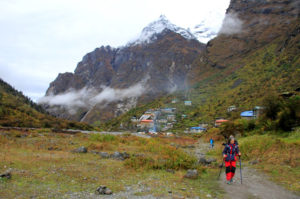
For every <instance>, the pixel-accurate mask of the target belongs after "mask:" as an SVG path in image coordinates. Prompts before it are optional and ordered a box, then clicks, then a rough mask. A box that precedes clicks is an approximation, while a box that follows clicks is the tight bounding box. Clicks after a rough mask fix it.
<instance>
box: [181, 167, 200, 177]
mask: <svg viewBox="0 0 300 199" xmlns="http://www.w3.org/2000/svg"><path fill="white" fill-rule="evenodd" d="M184 177H185V178H191V179H196V178H198V171H197V169H189V170H187V173H186V174H185V175H184Z"/></svg>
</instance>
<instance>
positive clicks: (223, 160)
mask: <svg viewBox="0 0 300 199" xmlns="http://www.w3.org/2000/svg"><path fill="white" fill-rule="evenodd" d="M223 165H224V158H223V161H222V165H221V167H220V172H219V176H218V180H219V179H220V175H221V172H222V168H223Z"/></svg>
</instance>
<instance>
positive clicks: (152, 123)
mask: <svg viewBox="0 0 300 199" xmlns="http://www.w3.org/2000/svg"><path fill="white" fill-rule="evenodd" d="M175 113H176V108H161V109H150V110H148V111H146V112H145V113H144V114H143V115H142V116H141V117H140V118H139V119H137V118H136V117H133V118H132V119H131V122H133V123H135V124H136V127H137V128H138V129H139V130H141V131H146V132H149V133H156V132H158V131H167V130H168V129H171V128H173V125H174V124H175V123H176V116H175Z"/></svg>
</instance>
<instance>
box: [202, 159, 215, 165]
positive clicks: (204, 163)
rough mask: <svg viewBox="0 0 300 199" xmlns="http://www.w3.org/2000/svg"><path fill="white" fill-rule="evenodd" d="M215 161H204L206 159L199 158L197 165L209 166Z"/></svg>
mask: <svg viewBox="0 0 300 199" xmlns="http://www.w3.org/2000/svg"><path fill="white" fill-rule="evenodd" d="M216 161H217V159H216V158H208V159H206V158H204V157H201V158H200V159H199V161H198V163H199V164H202V165H209V164H211V163H213V162H216Z"/></svg>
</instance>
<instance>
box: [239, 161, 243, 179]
mask: <svg viewBox="0 0 300 199" xmlns="http://www.w3.org/2000/svg"><path fill="white" fill-rule="evenodd" d="M239 160H240V176H241V184H243V176H242V161H241V156H239Z"/></svg>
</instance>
